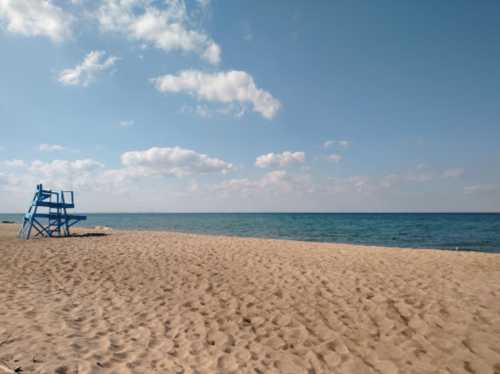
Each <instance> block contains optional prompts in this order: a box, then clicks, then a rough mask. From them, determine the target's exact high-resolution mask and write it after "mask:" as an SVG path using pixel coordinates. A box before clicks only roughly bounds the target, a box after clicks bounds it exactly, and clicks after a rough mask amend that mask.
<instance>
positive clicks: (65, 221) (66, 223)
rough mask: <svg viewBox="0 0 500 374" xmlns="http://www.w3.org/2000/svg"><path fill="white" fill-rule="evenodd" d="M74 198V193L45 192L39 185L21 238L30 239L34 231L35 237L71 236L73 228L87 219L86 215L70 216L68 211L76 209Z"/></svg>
mask: <svg viewBox="0 0 500 374" xmlns="http://www.w3.org/2000/svg"><path fill="white" fill-rule="evenodd" d="M74 196H75V195H74V192H73V191H59V192H56V191H52V190H44V189H43V186H42V185H41V184H38V185H37V186H36V192H35V195H34V196H33V200H32V202H31V206H30V207H29V209H28V212H27V213H26V214H25V215H24V220H23V225H22V227H21V230H20V231H19V238H21V239H29V238H30V237H31V235H32V232H33V229H34V230H35V231H36V233H35V234H34V236H35V237H36V236H47V237H53V236H69V235H70V231H69V229H70V227H71V226H73V225H75V224H76V223H78V222H80V221H84V220H86V219H87V216H84V215H75V214H68V209H73V208H74V207H75V200H74ZM44 208H45V211H43V209H44Z"/></svg>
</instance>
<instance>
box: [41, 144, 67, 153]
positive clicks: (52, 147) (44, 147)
mask: <svg viewBox="0 0 500 374" xmlns="http://www.w3.org/2000/svg"><path fill="white" fill-rule="evenodd" d="M38 149H39V150H40V151H42V152H59V151H64V149H65V148H64V146H62V145H59V144H40V145H39V146H38Z"/></svg>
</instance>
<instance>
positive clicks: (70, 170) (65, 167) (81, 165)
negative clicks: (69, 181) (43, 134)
mask: <svg viewBox="0 0 500 374" xmlns="http://www.w3.org/2000/svg"><path fill="white" fill-rule="evenodd" d="M102 167H104V165H103V164H102V163H100V162H98V161H95V160H92V159H83V160H74V161H69V160H53V161H50V162H43V161H40V160H36V161H33V162H32V163H31V166H30V168H29V169H30V171H32V172H34V173H39V174H41V175H45V176H48V177H51V176H59V175H71V174H74V173H81V172H88V171H92V170H96V169H99V168H102Z"/></svg>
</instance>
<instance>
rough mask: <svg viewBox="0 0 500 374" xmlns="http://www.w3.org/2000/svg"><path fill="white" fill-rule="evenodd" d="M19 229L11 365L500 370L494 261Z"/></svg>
mask: <svg viewBox="0 0 500 374" xmlns="http://www.w3.org/2000/svg"><path fill="white" fill-rule="evenodd" d="M12 230H13V229H9V228H5V227H2V228H1V230H0V231H1V233H2V234H1V235H0V259H1V268H0V285H1V287H0V364H1V365H3V366H8V367H11V368H15V367H22V368H23V369H24V370H25V371H26V372H27V373H58V374H63V373H254V374H255V373H257V374H259V373H293V374H296V373H297V374H298V373H306V374H313V373H360V374H361V373H389V374H391V373H419V374H420V373H492V374H493V373H500V255H494V254H483V253H463V252H446V251H428V250H399V249H382V248H370V247H356V246H349V245H334V244H314V243H302V242H287V241H278V240H260V239H240V238H229V237H216V236H197V235H188V234H174V233H162V232H156V233H146V232H142V233H138V232H113V233H112V234H111V235H108V236H104V237H85V238H69V239H47V240H46V239H43V240H33V241H27V242H21V241H17V240H15V239H13V238H12V234H13V231H12ZM1 365H0V373H1V372H2V366H1Z"/></svg>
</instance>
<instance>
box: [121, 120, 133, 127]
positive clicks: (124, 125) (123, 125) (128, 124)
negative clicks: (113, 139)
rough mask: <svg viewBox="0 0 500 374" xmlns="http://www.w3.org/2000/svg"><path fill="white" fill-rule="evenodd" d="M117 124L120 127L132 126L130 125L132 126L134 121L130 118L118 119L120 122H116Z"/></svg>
mask: <svg viewBox="0 0 500 374" xmlns="http://www.w3.org/2000/svg"><path fill="white" fill-rule="evenodd" d="M118 126H120V127H132V126H134V121H132V120H128V121H120V122H118Z"/></svg>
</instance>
